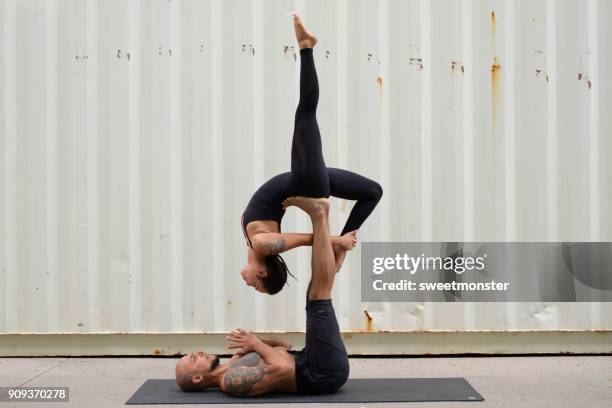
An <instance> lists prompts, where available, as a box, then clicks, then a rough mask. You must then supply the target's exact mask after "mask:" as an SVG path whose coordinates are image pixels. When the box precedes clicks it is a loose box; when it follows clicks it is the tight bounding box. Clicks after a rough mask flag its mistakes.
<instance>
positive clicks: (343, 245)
mask: <svg viewBox="0 0 612 408" xmlns="http://www.w3.org/2000/svg"><path fill="white" fill-rule="evenodd" d="M334 244H335V245H334V246H335V247H338V249H343V250H345V251H350V250H351V249H353V248H355V245H357V230H355V231H351V232H347V233H346V234H344V235H342V236H341V237H338V238H337V239H336V241H335V243H334ZM334 250H335V248H334Z"/></svg>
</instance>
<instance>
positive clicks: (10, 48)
mask: <svg viewBox="0 0 612 408" xmlns="http://www.w3.org/2000/svg"><path fill="white" fill-rule="evenodd" d="M16 19H17V9H16V7H15V0H6V1H5V2H4V63H5V66H4V92H3V93H4V146H5V147H4V177H5V181H4V189H5V190H4V200H5V213H4V217H5V223H4V225H5V228H6V231H5V234H6V237H7V239H6V244H5V245H6V246H5V248H4V250H5V251H6V252H5V259H6V275H5V276H6V287H5V288H6V293H5V307H6V310H5V312H6V323H5V324H6V331H7V332H11V331H17V330H18V329H19V324H18V317H19V316H18V311H17V283H18V280H17V279H18V276H19V273H18V270H17V267H18V264H17V251H18V249H19V245H18V243H17V239H8V237H13V238H16V237H17V232H18V231H17V227H18V224H17V200H18V197H17V182H18V181H17V158H16V156H17V123H16V118H17V117H16V109H17V103H16V102H17V94H16V89H15V88H16V86H15V79H16V64H17V62H16V58H15V54H16V52H15V48H16V35H15V30H16V27H15V25H16V23H15V21H16Z"/></svg>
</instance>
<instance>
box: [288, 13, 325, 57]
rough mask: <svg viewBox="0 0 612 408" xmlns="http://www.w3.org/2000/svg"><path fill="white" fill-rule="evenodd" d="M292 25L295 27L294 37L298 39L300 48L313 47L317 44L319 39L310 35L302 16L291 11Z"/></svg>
mask: <svg viewBox="0 0 612 408" xmlns="http://www.w3.org/2000/svg"><path fill="white" fill-rule="evenodd" d="M293 26H294V28H295V38H296V39H297V41H298V45H299V47H300V50H301V49H303V48H313V47H314V46H315V45H317V42H318V41H319V40H317V37H315V36H314V35H312V33H311V32H310V31H308V30H306V28H305V27H304V22H303V21H302V18H301V17H300V16H299V15H297V14H296V13H293Z"/></svg>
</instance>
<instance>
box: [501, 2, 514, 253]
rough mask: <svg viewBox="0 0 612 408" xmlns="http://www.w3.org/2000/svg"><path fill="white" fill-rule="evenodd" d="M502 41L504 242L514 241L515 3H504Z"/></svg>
mask: <svg viewBox="0 0 612 408" xmlns="http://www.w3.org/2000/svg"><path fill="white" fill-rule="evenodd" d="M504 4H505V8H504V11H505V13H504V17H505V21H504V31H505V33H504V41H505V47H504V48H505V54H506V55H505V59H506V70H505V71H506V72H505V76H504V78H505V82H506V92H505V94H504V95H505V101H504V102H505V103H504V107H505V120H504V123H505V125H506V126H505V127H506V129H505V141H506V143H505V144H506V146H505V148H506V158H505V167H506V168H505V180H504V183H505V185H506V186H505V187H506V191H505V195H506V197H505V202H506V237H505V238H506V240H508V241H515V240H516V190H515V187H516V186H515V184H516V166H515V161H516V153H515V140H516V129H515V119H516V114H515V103H516V101H515V78H516V60H515V46H514V33H515V19H514V9H515V6H516V3H515V2H513V1H507V2H505V3H504Z"/></svg>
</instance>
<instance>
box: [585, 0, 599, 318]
mask: <svg viewBox="0 0 612 408" xmlns="http://www.w3.org/2000/svg"><path fill="white" fill-rule="evenodd" d="M587 26H588V28H587V29H588V38H589V40H588V41H589V47H588V50H589V78H591V82H592V83H593V86H592V87H591V89H590V93H589V98H590V100H589V202H590V211H589V224H590V225H589V233H590V240H591V241H600V240H601V230H600V223H601V217H600V215H601V214H600V197H599V189H600V188H601V187H600V186H601V184H600V177H599V137H600V134H599V88H600V86H601V84H600V83H599V0H589V3H588V23H587ZM590 322H591V329H599V328H600V327H601V303H596V302H591V303H590Z"/></svg>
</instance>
